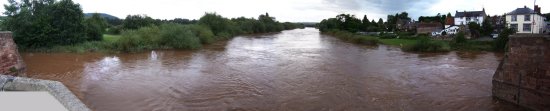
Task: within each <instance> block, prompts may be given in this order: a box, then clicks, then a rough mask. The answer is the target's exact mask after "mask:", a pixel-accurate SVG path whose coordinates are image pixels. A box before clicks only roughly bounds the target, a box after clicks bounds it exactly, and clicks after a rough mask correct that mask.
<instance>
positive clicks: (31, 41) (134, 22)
mask: <svg viewBox="0 0 550 111" xmlns="http://www.w3.org/2000/svg"><path fill="white" fill-rule="evenodd" d="M8 1H9V4H8V5H5V9H6V12H4V13H5V14H6V15H7V17H6V20H5V21H4V22H2V23H1V24H2V25H1V26H2V29H5V30H9V31H12V32H13V33H14V39H15V42H16V43H17V44H18V46H19V47H20V49H21V50H23V51H31V52H35V51H36V52H90V51H99V52H137V51H144V50H155V49H197V48H201V47H202V45H205V44H210V43H213V42H215V41H219V40H226V39H229V38H231V37H233V36H237V35H241V34H256V33H270V32H280V31H282V30H289V29H295V28H303V27H304V26H303V24H297V23H290V22H285V23H281V22H278V21H276V19H275V18H274V17H271V16H270V15H269V14H268V13H266V14H262V15H260V16H259V17H258V19H255V18H245V17H239V18H232V19H228V18H225V17H222V16H221V15H218V14H216V13H206V14H205V15H204V16H202V17H201V18H200V19H199V20H193V21H189V20H187V19H178V18H177V19H174V20H160V19H156V20H155V19H152V18H151V17H148V16H146V15H128V16H127V17H126V19H124V20H111V19H109V20H105V19H104V18H102V17H100V15H99V14H94V15H93V16H91V17H88V18H86V17H84V14H83V12H82V9H81V7H80V5H79V4H75V3H74V2H73V1H72V0H59V1H56V0H39V1H29V0H19V1H16V0H8Z"/></svg>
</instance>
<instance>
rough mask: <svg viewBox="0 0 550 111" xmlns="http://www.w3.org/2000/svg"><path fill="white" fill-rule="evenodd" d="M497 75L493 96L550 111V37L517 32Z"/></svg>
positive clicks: (510, 42)
mask: <svg viewBox="0 0 550 111" xmlns="http://www.w3.org/2000/svg"><path fill="white" fill-rule="evenodd" d="M508 45H509V51H508V52H507V53H506V56H505V58H504V59H503V61H502V63H501V64H500V66H499V67H498V69H497V71H496V72H495V75H494V76H493V89H492V90H493V96H494V97H496V98H498V99H501V100H505V101H508V102H512V103H514V104H517V105H520V106H523V107H526V108H529V109H533V110H540V111H548V110H550V36H548V35H513V36H511V37H510V41H509V43H508Z"/></svg>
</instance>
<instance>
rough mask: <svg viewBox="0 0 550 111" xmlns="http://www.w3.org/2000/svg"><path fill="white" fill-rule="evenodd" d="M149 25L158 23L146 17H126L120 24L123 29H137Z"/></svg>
mask: <svg viewBox="0 0 550 111" xmlns="http://www.w3.org/2000/svg"><path fill="white" fill-rule="evenodd" d="M150 25H158V23H156V21H155V20H154V19H153V18H151V17H149V16H147V15H128V16H126V19H124V21H123V22H122V27H123V28H124V29H139V28H141V27H145V26H150Z"/></svg>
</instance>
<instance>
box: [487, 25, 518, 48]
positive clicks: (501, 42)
mask: <svg viewBox="0 0 550 111" xmlns="http://www.w3.org/2000/svg"><path fill="white" fill-rule="evenodd" d="M505 26H507V25H505ZM515 33H516V30H515V29H511V28H509V27H505V28H504V29H503V30H502V32H500V34H498V38H497V40H495V42H494V46H493V48H494V50H495V51H506V47H507V46H508V39H509V38H508V37H509V36H510V35H512V34H515Z"/></svg>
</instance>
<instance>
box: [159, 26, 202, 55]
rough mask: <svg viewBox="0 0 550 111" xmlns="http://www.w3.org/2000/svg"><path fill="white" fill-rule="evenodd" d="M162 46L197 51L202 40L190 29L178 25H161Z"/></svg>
mask: <svg viewBox="0 0 550 111" xmlns="http://www.w3.org/2000/svg"><path fill="white" fill-rule="evenodd" d="M160 37H161V38H162V42H161V46H164V47H169V48H175V49H197V48H200V47H201V41H200V39H199V38H198V37H197V36H195V34H194V33H193V32H192V30H190V29H189V28H188V27H185V26H183V25H177V24H164V25H161V33H160Z"/></svg>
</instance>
